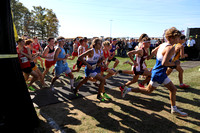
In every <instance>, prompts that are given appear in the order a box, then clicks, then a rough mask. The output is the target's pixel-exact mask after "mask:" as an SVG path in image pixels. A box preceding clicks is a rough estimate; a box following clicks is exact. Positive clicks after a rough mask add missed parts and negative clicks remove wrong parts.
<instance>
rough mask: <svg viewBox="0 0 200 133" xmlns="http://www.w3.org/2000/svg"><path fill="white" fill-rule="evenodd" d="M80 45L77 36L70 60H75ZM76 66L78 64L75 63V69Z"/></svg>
mask: <svg viewBox="0 0 200 133" xmlns="http://www.w3.org/2000/svg"><path fill="white" fill-rule="evenodd" d="M78 47H79V38H78V37H77V38H75V39H74V44H73V52H72V58H69V60H74V58H75V57H78ZM75 68H76V64H74V65H73V69H75Z"/></svg>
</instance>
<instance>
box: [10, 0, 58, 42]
mask: <svg viewBox="0 0 200 133" xmlns="http://www.w3.org/2000/svg"><path fill="white" fill-rule="evenodd" d="M11 10H12V13H13V21H14V24H15V26H16V29H17V33H18V35H19V36H22V35H28V36H30V37H33V36H37V37H39V38H40V39H45V38H47V37H49V36H52V37H56V36H57V35H58V28H59V21H58V18H57V16H56V14H55V13H54V12H53V10H52V9H48V8H44V7H41V6H33V10H31V11H29V9H28V8H27V7H25V6H24V5H23V3H21V2H19V0H11Z"/></svg>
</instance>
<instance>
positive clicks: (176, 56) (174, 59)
mask: <svg viewBox="0 0 200 133" xmlns="http://www.w3.org/2000/svg"><path fill="white" fill-rule="evenodd" d="M180 45H181V46H182V44H180V43H178V44H174V47H175V49H176V47H177V46H180ZM179 58H180V50H179V51H178V52H176V54H175V56H174V58H173V59H172V62H174V61H176V60H179Z"/></svg>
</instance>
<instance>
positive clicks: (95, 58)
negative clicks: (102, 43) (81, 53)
mask: <svg viewBox="0 0 200 133" xmlns="http://www.w3.org/2000/svg"><path fill="white" fill-rule="evenodd" d="M93 51H94V54H93V56H92V57H88V56H87V59H86V61H87V62H88V63H89V64H92V65H93V64H96V63H97V62H98V60H99V58H100V57H101V53H100V50H98V53H96V52H95V49H94V48H93Z"/></svg>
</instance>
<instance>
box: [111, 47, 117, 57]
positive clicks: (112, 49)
mask: <svg viewBox="0 0 200 133" xmlns="http://www.w3.org/2000/svg"><path fill="white" fill-rule="evenodd" d="M115 49H116V46H115V45H113V44H112V48H111V49H110V54H111V56H112V55H113V52H115Z"/></svg>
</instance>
